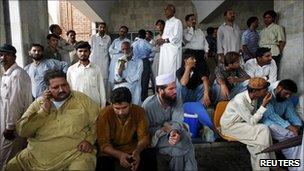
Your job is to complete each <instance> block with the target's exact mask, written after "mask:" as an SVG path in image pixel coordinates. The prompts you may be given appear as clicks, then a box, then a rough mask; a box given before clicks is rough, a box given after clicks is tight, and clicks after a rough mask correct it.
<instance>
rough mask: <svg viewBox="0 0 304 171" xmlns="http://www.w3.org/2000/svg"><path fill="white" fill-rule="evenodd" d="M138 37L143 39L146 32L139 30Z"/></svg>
mask: <svg viewBox="0 0 304 171" xmlns="http://www.w3.org/2000/svg"><path fill="white" fill-rule="evenodd" d="M138 37H139V38H142V39H144V38H145V37H146V30H144V29H140V30H139V31H138Z"/></svg>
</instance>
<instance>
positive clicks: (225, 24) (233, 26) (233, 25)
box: [223, 22, 236, 28]
mask: <svg viewBox="0 0 304 171" xmlns="http://www.w3.org/2000/svg"><path fill="white" fill-rule="evenodd" d="M223 25H224V26H229V27H232V28H235V27H236V24H234V23H233V24H232V26H231V25H228V24H227V23H226V22H224V24H223Z"/></svg>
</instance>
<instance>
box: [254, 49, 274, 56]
mask: <svg viewBox="0 0 304 171" xmlns="http://www.w3.org/2000/svg"><path fill="white" fill-rule="evenodd" d="M270 50H271V49H270V48H265V47H261V48H258V49H257V51H256V52H255V57H262V56H263V55H264V54H265V53H266V52H270Z"/></svg>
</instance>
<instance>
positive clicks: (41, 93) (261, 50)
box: [0, 4, 304, 171]
mask: <svg viewBox="0 0 304 171" xmlns="http://www.w3.org/2000/svg"><path fill="white" fill-rule="evenodd" d="M164 13H165V17H166V18H167V20H166V21H163V20H157V22H156V24H155V26H156V30H157V31H158V32H157V35H156V36H154V38H153V33H152V32H151V31H148V30H147V31H146V30H143V29H141V30H139V31H138V37H136V38H135V40H134V41H131V40H129V39H128V38H127V34H128V27H127V26H121V27H120V29H119V37H118V38H117V39H115V40H113V41H112V40H111V38H110V36H109V35H107V24H106V23H99V25H98V33H97V34H94V35H92V37H91V40H90V42H86V41H76V32H75V31H73V30H70V31H68V32H67V37H68V40H65V39H63V38H62V36H61V35H62V29H61V28H60V26H59V25H56V24H53V25H51V26H50V28H49V29H50V32H51V33H50V34H49V35H47V40H48V46H47V47H43V46H42V45H41V44H38V43H33V44H32V45H31V47H30V49H29V52H28V56H29V57H30V58H31V59H32V63H30V64H28V65H27V66H25V67H24V68H23V69H22V68H21V67H19V66H18V65H17V64H16V62H15V60H16V55H15V54H16V49H15V48H14V47H13V46H12V45H9V44H4V45H1V47H0V57H1V58H0V59H1V61H0V62H1V65H2V67H3V70H4V71H3V74H2V79H1V106H0V109H1V120H0V121H1V135H0V140H1V142H0V148H1V153H0V169H4V170H66V169H67V170H95V168H96V169H98V170H99V169H103V170H115V169H117V168H127V169H130V170H133V171H135V170H155V163H154V162H155V160H152V159H155V158H153V156H152V157H151V152H150V153H149V150H151V149H155V150H156V151H157V153H160V154H165V155H168V156H170V157H171V159H170V162H169V165H170V168H171V170H197V169H198V166H197V161H196V159H195V150H194V146H193V144H192V142H191V136H190V134H189V130H188V127H187V126H186V124H185V123H184V122H183V121H184V112H183V104H184V103H185V102H201V103H202V104H203V105H204V106H205V107H206V108H207V107H215V106H216V104H217V103H218V102H219V101H223V100H229V103H228V105H227V107H226V110H225V112H224V113H223V115H222V118H221V120H220V125H221V133H222V134H223V135H225V136H229V137H233V138H234V139H236V140H237V141H240V142H242V143H244V144H246V145H247V148H248V150H249V152H250V154H251V164H252V168H253V170H269V168H265V167H264V168H261V167H260V165H259V160H260V159H275V155H274V154H273V153H262V154H259V155H255V154H256V153H257V152H260V151H261V150H263V149H265V148H267V147H269V146H270V145H272V143H273V142H272V141H273V139H274V140H276V141H283V140H285V139H288V138H291V137H295V136H297V135H298V134H299V133H300V130H301V127H302V122H303V118H304V116H303V97H301V98H300V103H299V105H298V110H297V112H296V110H295V106H294V104H292V103H291V101H290V98H291V96H292V95H293V94H295V93H297V85H296V84H295V82H294V81H292V80H290V79H283V80H277V73H278V69H279V68H280V60H281V56H282V52H283V49H284V45H285V35H284V31H283V28H282V27H281V26H279V25H277V24H275V22H276V17H277V15H276V13H275V12H274V11H273V10H269V11H266V12H265V13H264V15H263V18H264V24H265V27H264V28H263V29H262V31H261V32H260V34H258V32H257V31H256V29H257V27H258V24H259V22H258V18H257V17H255V16H254V17H250V18H249V19H248V21H247V26H248V29H247V30H246V31H244V32H243V33H242V34H241V32H240V29H239V27H238V26H237V25H236V24H235V23H234V20H235V12H234V11H233V10H231V9H229V10H227V11H226V12H225V13H224V19H225V22H224V23H223V24H222V25H220V26H219V27H218V28H212V27H210V28H208V29H207V34H208V35H207V36H205V34H204V32H203V31H202V30H201V29H199V28H198V27H197V22H196V17H195V15H194V14H189V15H186V16H185V23H186V26H185V29H183V25H182V22H181V20H180V19H178V18H176V17H175V7H174V6H173V5H171V4H169V5H167V6H166V7H165V9H164ZM210 61H211V63H213V64H215V65H214V67H212V66H213V65H210ZM213 77H214V78H213ZM150 84H151V85H152V89H153V95H151V96H149V93H148V90H149V86H150ZM298 113H299V115H298ZM300 151H301V146H297V147H293V148H289V149H284V150H282V153H283V155H284V156H285V157H286V158H287V159H298V158H300ZM153 154H154V153H153ZM289 169H290V170H297V169H298V168H289Z"/></svg>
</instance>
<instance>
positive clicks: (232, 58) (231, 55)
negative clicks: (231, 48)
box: [224, 52, 241, 66]
mask: <svg viewBox="0 0 304 171" xmlns="http://www.w3.org/2000/svg"><path fill="white" fill-rule="evenodd" d="M240 58H241V55H240V54H239V53H237V52H227V53H226V55H225V56H224V64H225V66H228V65H229V64H233V63H235V62H237V61H239V60H240Z"/></svg>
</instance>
